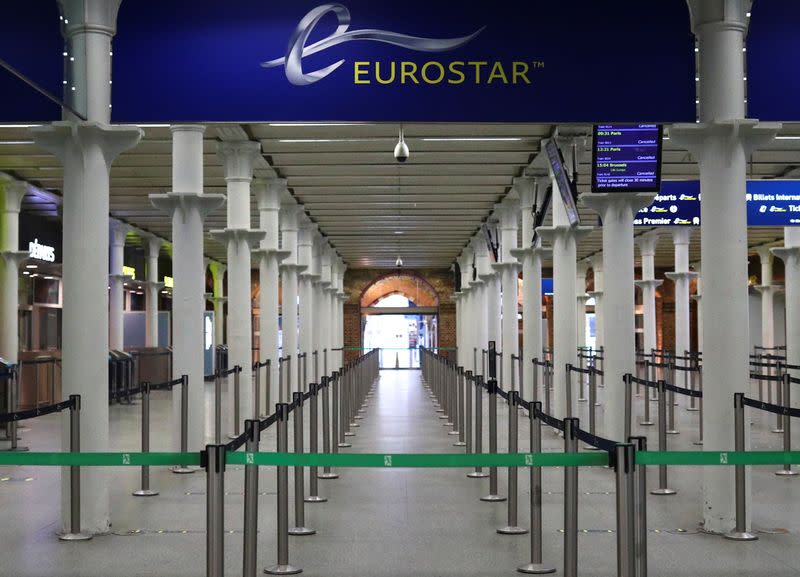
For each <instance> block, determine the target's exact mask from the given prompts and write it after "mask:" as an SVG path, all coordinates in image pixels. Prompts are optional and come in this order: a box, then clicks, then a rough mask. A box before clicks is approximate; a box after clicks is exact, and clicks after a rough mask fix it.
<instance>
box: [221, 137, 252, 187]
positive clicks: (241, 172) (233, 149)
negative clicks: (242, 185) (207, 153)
mask: <svg viewBox="0 0 800 577" xmlns="http://www.w3.org/2000/svg"><path fill="white" fill-rule="evenodd" d="M217 156H219V158H220V159H221V160H222V164H223V166H224V168H225V182H251V181H252V180H253V166H254V164H255V161H256V159H257V158H259V157H260V156H261V143H259V142H253V141H252V140H226V141H223V142H218V143H217Z"/></svg>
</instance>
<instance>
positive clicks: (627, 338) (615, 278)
mask: <svg viewBox="0 0 800 577" xmlns="http://www.w3.org/2000/svg"><path fill="white" fill-rule="evenodd" d="M654 198H655V194H649V193H624V192H614V193H593V194H584V195H581V201H582V202H583V204H585V205H586V206H588V207H589V208H590V209H592V210H593V211H595V212H596V213H597V214H599V215H600V217H601V219H602V221H603V258H604V263H603V264H604V266H605V269H606V272H607V273H608V275H607V277H606V278H604V280H605V282H606V285H607V288H606V291H605V295H604V296H603V307H604V311H603V312H604V313H607V314H608V318H609V319H613V322H610V323H608V326H607V327H605V335H604V336H605V337H606V341H605V345H604V349H603V359H604V360H603V372H604V382H605V383H607V384H608V386H607V387H606V402H605V407H604V408H605V418H604V425H605V426H604V430H605V436H606V437H608V438H611V439H614V440H617V441H620V442H625V441H626V440H627V439H625V419H624V416H625V388H624V387H623V386H622V377H623V376H624V375H625V374H626V373H630V372H633V370H634V367H635V360H636V357H635V344H636V340H635V338H634V337H635V334H634V331H635V330H636V324H635V318H634V312H635V304H636V302H635V300H634V286H633V276H634V270H633V268H634V261H633V217H634V216H635V215H636V213H637V212H638V211H639V209H641V208H644V207H645V206H648V205H649V204H650V203H651V202H653V199H654Z"/></svg>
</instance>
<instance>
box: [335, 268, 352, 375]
mask: <svg viewBox="0 0 800 577" xmlns="http://www.w3.org/2000/svg"><path fill="white" fill-rule="evenodd" d="M346 271H347V265H346V264H345V263H344V261H343V260H342V259H341V258H339V270H338V274H337V275H336V290H337V292H336V298H337V299H338V300H337V301H336V348H338V349H342V350H341V351H339V354H338V356H337V360H338V361H339V367H341V366H342V365H344V357H345V355H344V303H346V302H347V300H348V298H349V297H348V296H347V293H346V292H345V290H344V274H345V272H346Z"/></svg>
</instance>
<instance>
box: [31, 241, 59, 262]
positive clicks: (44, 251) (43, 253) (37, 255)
mask: <svg viewBox="0 0 800 577" xmlns="http://www.w3.org/2000/svg"><path fill="white" fill-rule="evenodd" d="M28 254H29V256H30V258H33V259H36V260H43V261H45V262H56V249H55V247H52V246H48V245H46V244H41V243H40V242H39V239H38V238H35V239H33V240H32V241H31V242H29V243H28Z"/></svg>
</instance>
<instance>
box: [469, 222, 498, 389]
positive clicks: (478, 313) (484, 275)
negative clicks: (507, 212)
mask: <svg viewBox="0 0 800 577" xmlns="http://www.w3.org/2000/svg"><path fill="white" fill-rule="evenodd" d="M470 242H471V243H472V250H473V251H474V253H475V268H476V269H477V278H476V279H475V280H473V281H472V282H471V283H470V291H471V295H472V296H471V300H472V314H473V318H474V322H475V337H474V338H475V348H477V349H478V353H477V361H478V367H477V369H476V370H477V371H479V372H481V374H482V376H483V377H484V379H487V380H488V378H489V375H488V374H483V371H484V365H483V361H482V358H483V353H482V351H483V350H484V349H485V348H486V345H487V344H488V342H489V340H490V338H489V306H488V300H487V295H488V293H489V279H492V278H494V274H493V273H492V271H491V268H492V267H491V265H490V264H489V249H488V248H487V247H486V240H485V239H484V237H483V233H479V234H477V235H475V236H474V237H473V238H472V240H471V241H470ZM488 370H489V365H488V364H487V365H486V372H487V373H488Z"/></svg>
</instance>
